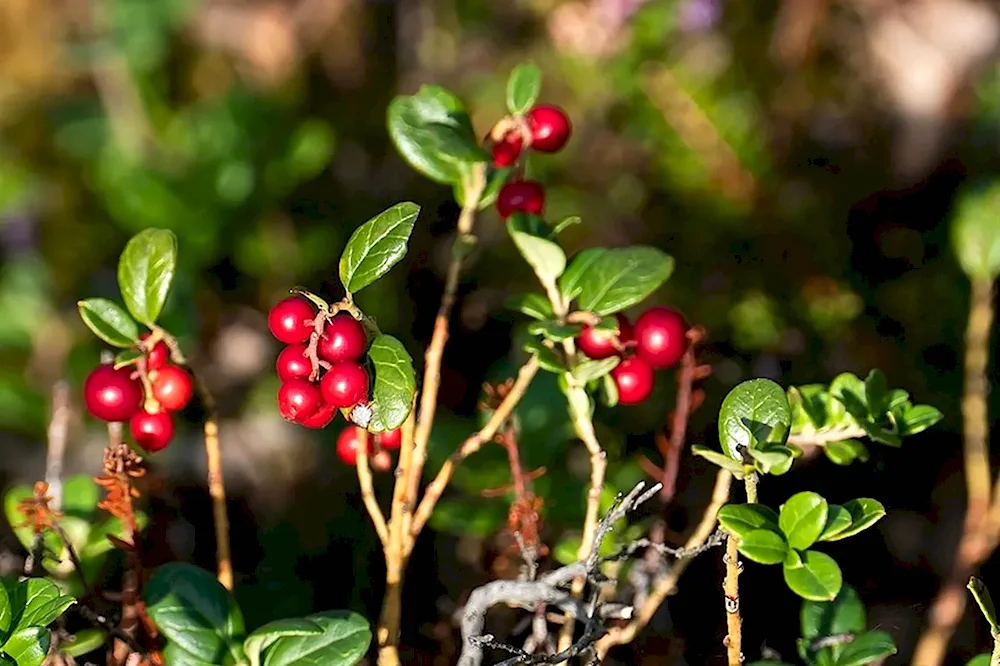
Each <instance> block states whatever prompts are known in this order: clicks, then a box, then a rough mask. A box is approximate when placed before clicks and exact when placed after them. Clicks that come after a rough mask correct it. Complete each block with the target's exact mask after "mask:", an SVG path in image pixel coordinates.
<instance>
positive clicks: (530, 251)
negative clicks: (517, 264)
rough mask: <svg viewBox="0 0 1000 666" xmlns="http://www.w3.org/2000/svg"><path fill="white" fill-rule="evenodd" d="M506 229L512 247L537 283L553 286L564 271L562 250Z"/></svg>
mask: <svg viewBox="0 0 1000 666" xmlns="http://www.w3.org/2000/svg"><path fill="white" fill-rule="evenodd" d="M507 228H508V230H510V236H511V238H513V239H514V245H516V246H517V249H518V250H519V251H520V252H521V256H523V257H524V260H525V261H527V262H528V265H529V266H531V268H532V269H533V270H534V271H535V275H537V276H538V279H539V281H541V283H542V284H543V285H546V284H555V282H556V279H557V278H558V277H559V276H560V275H562V274H563V271H564V270H566V254H565V253H564V252H563V251H562V248H561V247H559V246H558V245H556V244H555V243H553V242H552V241H550V240H546V239H544V238H539V237H538V236H532V235H530V234H526V233H524V232H521V231H513V230H511V228H510V227H509V226H508V227H507Z"/></svg>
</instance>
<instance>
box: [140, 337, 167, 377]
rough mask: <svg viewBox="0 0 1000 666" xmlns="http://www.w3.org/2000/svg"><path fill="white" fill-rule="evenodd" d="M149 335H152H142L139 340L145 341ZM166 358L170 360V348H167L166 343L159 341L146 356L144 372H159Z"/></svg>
mask: <svg viewBox="0 0 1000 666" xmlns="http://www.w3.org/2000/svg"><path fill="white" fill-rule="evenodd" d="M151 335H152V333H143V334H142V335H140V336H139V339H140V340H146V339H148V338H149V336H151ZM168 358H170V348H169V347H167V343H166V342H164V341H163V340H160V341H159V342H157V343H156V344H155V345H153V348H152V349H151V350H149V353H147V354H146V370H147V371H149V370H159V369H160V368H162V367H163V366H164V365H165V364H166V362H167V359H168Z"/></svg>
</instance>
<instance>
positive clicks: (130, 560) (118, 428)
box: [106, 423, 142, 666]
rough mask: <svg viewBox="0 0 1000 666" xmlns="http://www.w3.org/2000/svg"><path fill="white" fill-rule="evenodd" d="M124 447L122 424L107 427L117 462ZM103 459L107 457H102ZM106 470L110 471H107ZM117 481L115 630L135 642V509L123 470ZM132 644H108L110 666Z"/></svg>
mask: <svg viewBox="0 0 1000 666" xmlns="http://www.w3.org/2000/svg"><path fill="white" fill-rule="evenodd" d="M127 448H128V445H127V444H125V442H124V440H123V439H122V424H121V423H109V424H108V451H109V452H112V456H114V452H116V451H121V454H119V455H120V457H121V459H128V458H129V455H128V453H127V452H126V451H125V449H127ZM106 457H107V456H106ZM135 459H136V460H137V462H136V465H141V462H142V459H141V458H138V457H137V456H136V458H135ZM108 471H110V470H108ZM118 478H119V479H120V482H121V483H122V484H123V488H122V492H120V493H119V495H118V499H119V502H118V503H117V504H118V509H119V510H117V511H115V512H114V513H117V514H124V515H121V516H120V517H122V518H123V520H122V539H121V541H122V542H123V544H124V545H125V546H126V549H125V571H124V572H123V574H122V591H121V596H122V602H121V603H122V616H121V621H120V622H119V623H118V629H119V631H120V632H121V633H122V634H124V635H125V636H128V637H129V638H130V639H133V641H134V639H135V635H136V631H137V630H138V628H139V571H140V568H141V565H140V563H139V559H138V553H137V552H136V548H137V545H136V535H137V533H138V526H137V524H136V519H135V509H134V507H133V506H132V497H133V490H132V485H131V479H130V477H128V476H127V475H126V473H125V472H124V471H123V470H118ZM133 641H125V640H120V639H116V640H114V641H113V642H112V644H111V655H110V657H111V658H110V663H111V666H123V665H124V664H125V662H126V661H127V660H128V658H129V655H131V654H132V652H133V650H132V645H131V643H132V642H133Z"/></svg>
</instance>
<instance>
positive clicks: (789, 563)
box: [782, 548, 805, 569]
mask: <svg viewBox="0 0 1000 666" xmlns="http://www.w3.org/2000/svg"><path fill="white" fill-rule="evenodd" d="M782 564H784V565H785V566H786V567H788V568H789V569H798V568H799V567H803V566H805V563H804V562H803V561H802V552H801V551H798V550H795V549H794V548H789V549H788V552H787V553H786V554H785V561H784V562H782Z"/></svg>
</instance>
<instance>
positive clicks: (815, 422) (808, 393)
mask: <svg viewBox="0 0 1000 666" xmlns="http://www.w3.org/2000/svg"><path fill="white" fill-rule="evenodd" d="M829 402H830V400H829V394H828V393H827V390H826V386H824V385H822V384H806V385H804V386H797V387H796V386H790V387H788V404H789V406H790V407H791V408H792V412H793V418H794V417H795V414H796V413H798V412H801V419H802V421H805V422H800V423H799V424H798V425H800V427H802V426H805V425H806V423H808V424H809V425H811V426H812V427H813V428H815V429H817V430H819V429H822V428H825V427H826V426H827V425H828V424H829V422H830V416H831V415H830V407H829Z"/></svg>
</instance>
